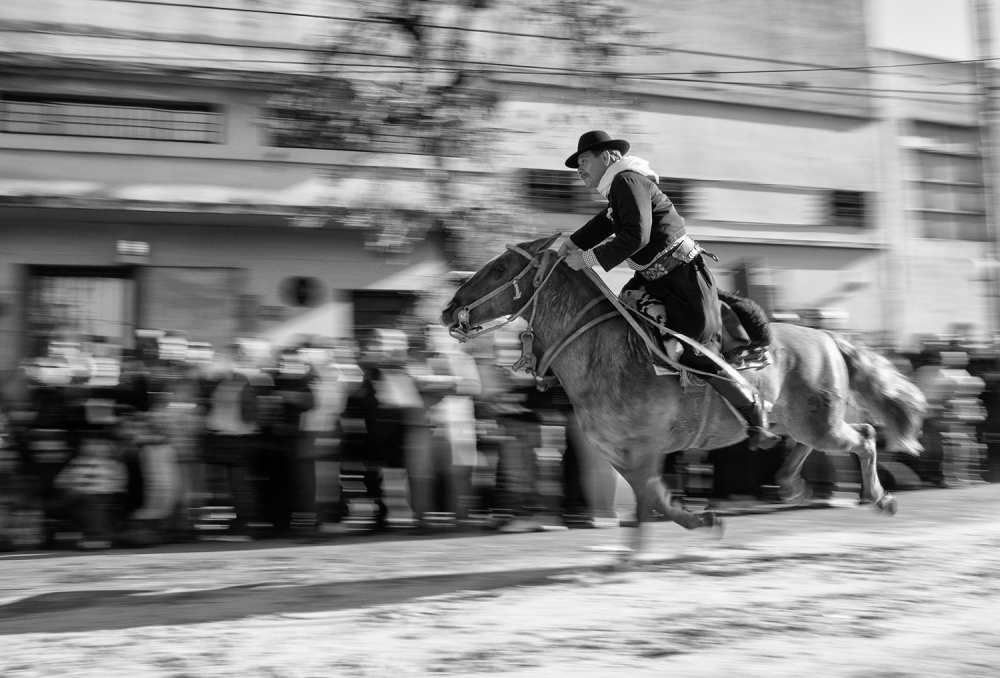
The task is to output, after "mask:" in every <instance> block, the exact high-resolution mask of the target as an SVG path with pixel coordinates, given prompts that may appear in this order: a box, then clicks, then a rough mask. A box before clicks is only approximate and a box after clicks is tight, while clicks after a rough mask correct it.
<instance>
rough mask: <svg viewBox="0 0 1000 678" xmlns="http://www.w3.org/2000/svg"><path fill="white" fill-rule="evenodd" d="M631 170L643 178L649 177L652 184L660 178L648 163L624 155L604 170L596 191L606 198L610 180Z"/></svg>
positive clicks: (609, 188)
mask: <svg viewBox="0 0 1000 678" xmlns="http://www.w3.org/2000/svg"><path fill="white" fill-rule="evenodd" d="M628 170H631V171H632V172H638V173H639V174H642V175H643V176H646V177H649V178H650V179H651V180H652V181H653V182H654V183H659V181H660V177H659V176H657V174H656V172H654V171H653V170H652V169H651V168H650V166H649V163H648V162H647V161H645V160H643V159H642V158H637V157H635V156H634V155H626V156H624V157H623V158H622V159H621V160H619V161H617V162H615V163H612V164H611V165H608V169H607V170H605V172H604V176H603V177H601V181H600V182H599V183H598V184H597V191H598V193H600V194H601V195H603V196H604V197H605V198H607V197H608V191H610V190H611V180H612V179H614V178H615V175H617V174H618V173H619V172H625V171H628Z"/></svg>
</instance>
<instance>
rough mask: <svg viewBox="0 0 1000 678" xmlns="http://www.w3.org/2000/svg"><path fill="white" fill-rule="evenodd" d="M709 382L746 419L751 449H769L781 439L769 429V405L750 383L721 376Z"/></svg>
mask: <svg viewBox="0 0 1000 678" xmlns="http://www.w3.org/2000/svg"><path fill="white" fill-rule="evenodd" d="M708 383H710V384H711V385H712V387H713V388H714V389H715V390H716V391H718V393H719V395H721V396H722V397H723V398H725V399H726V400H728V401H729V402H730V403H731V404H732V406H733V407H735V408H736V411H737V412H739V413H740V415H742V417H743V418H744V419H745V420H746V422H747V437H748V438H749V440H748V443H749V446H750V449H751V450H769V449H771V448H772V447H774V446H775V445H777V444H778V443H779V442H780V441H781V436H777V435H775V434H773V433H771V432H770V431H769V430H768V421H767V406H766V405H765V403H764V399H763V398H761V396H760V394H759V393H756V392H755V391H753V389H751V388H750V386H749V384H739V383H737V382H735V381H732V380H731V379H727V378H724V377H721V376H720V377H712V378H710V379H709V380H708Z"/></svg>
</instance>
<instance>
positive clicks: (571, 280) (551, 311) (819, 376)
mask: <svg viewBox="0 0 1000 678" xmlns="http://www.w3.org/2000/svg"><path fill="white" fill-rule="evenodd" d="M557 237H558V235H556V236H551V237H548V238H540V239H538V240H535V241H533V242H526V243H521V244H520V245H516V246H513V245H508V246H507V248H508V249H507V251H506V252H504V253H503V254H501V255H500V256H498V257H496V258H495V259H493V260H492V261H490V262H489V263H488V264H486V265H485V266H484V267H483V268H482V269H480V270H479V271H478V272H477V273H476V274H475V275H474V276H473V277H472V278H470V279H469V280H468V281H467V282H466V283H465V284H463V285H462V286H461V287H460V288H459V289H458V291H457V292H456V293H455V296H454V297H453V298H452V300H451V301H450V302H449V304H448V305H447V307H446V308H445V309H444V311H443V313H442V315H441V322H442V324H443V325H445V326H446V327H447V328H448V329H449V331H450V332H451V333H452V335H453V336H455V337H456V338H458V339H460V340H466V339H470V338H473V337H475V336H478V335H480V334H483V333H486V332H489V331H491V330H492V329H494V328H495V327H496V325H494V326H492V327H490V326H486V325H487V324H488V323H491V322H493V321H500V324H504V322H505V321H509V320H511V319H512V318H511V317H512V316H521V317H524V318H525V319H528V320H529V330H530V332H531V334H530V335H528V338H529V340H530V341H531V343H530V344H529V345H528V348H527V351H530V352H532V353H533V354H534V358H535V359H536V360H541V368H542V369H541V370H540V371H541V372H544V370H545V369H546V368H547V367H549V366H551V369H552V371H553V372H554V373H555V375H556V376H557V377H558V378H559V381H560V383H561V384H562V386H563V388H564V389H565V390H566V393H567V394H568V396H569V398H570V401H571V402H572V404H573V407H574V409H575V411H576V415H577V418H578V420H579V422H580V425H581V428H582V430H583V432H584V434H585V435H586V437H587V439H588V440H589V442H590V444H591V445H593V446H594V447H595V448H596V449H598V450H599V451H600V452H601V453H602V454H603V455H604V456H605V457H606V458H607V459H608V460H609V461H610V462H611V464H612V465H613V466H614V468H615V469H616V470H617V471H618V472H619V473H620V474H621V475H622V476H623V477H624V478H625V480H626V481H628V483H629V485H630V486H631V488H632V490H633V491H634V492H635V496H636V501H637V514H638V516H639V527H640V529H637V530H635V532H634V533H633V534H634V537H633V539H632V544H631V546H632V547H633V549H635V550H638V549H639V547H640V546H641V539H642V530H641V525H642V522H644V521H646V520H648V519H649V517H650V516H651V513H652V510H654V509H655V510H657V511H659V512H660V513H661V514H663V515H665V516H667V517H668V518H670V519H671V520H673V521H674V522H676V523H678V524H679V525H682V526H684V527H686V528H689V529H692V528H697V527H711V526H717V525H719V524H720V521H719V519H718V518H717V517H716V516H715V514H713V513H711V512H705V513H701V514H693V513H689V512H687V511H684V510H682V509H681V508H678V507H677V506H674V505H672V504H671V501H670V491H669V489H668V488H667V487H666V485H665V484H664V483H663V481H662V479H661V477H660V469H661V464H662V459H663V456H664V455H665V454H667V453H670V452H679V451H683V450H687V449H716V448H721V447H726V446H729V445H733V444H735V443H737V442H739V441H740V440H742V439H744V438H746V435H747V431H746V426H745V423H744V422H743V420H742V419H741V418H740V417H739V416H738V415H737V414H736V413H735V412H734V411H733V410H732V409H731V407H730V406H729V405H728V403H726V402H725V401H724V400H722V399H721V397H720V396H718V394H716V393H715V391H714V390H713V389H711V388H709V387H707V386H705V385H701V384H692V385H688V386H683V385H682V381H681V379H680V378H679V377H677V376H657V375H656V373H655V372H654V369H653V365H652V363H651V359H650V355H649V350H648V349H647V346H646V344H645V342H644V340H643V339H642V338H641V337H640V336H639V334H638V333H637V332H636V331H635V330H633V329H632V327H631V326H630V324H629V323H628V322H626V320H625V319H624V318H623V317H621V315H620V314H619V313H618V312H616V311H614V308H613V306H612V303H611V302H610V301H609V300H607V299H606V298H605V297H604V294H603V292H602V291H601V290H600V289H599V288H598V286H597V284H595V283H594V282H593V281H592V280H590V279H589V278H588V277H587V276H586V275H585V272H584V271H574V270H572V269H570V268H569V267H568V266H565V265H563V264H562V263H561V261H558V260H557V257H556V256H555V254H556V253H555V252H553V251H551V250H549V249H548V248H549V246H551V245H552V243H553V242H554V241H555V240H556V238H557ZM501 319H504V320H501ZM484 326H486V327H484ZM581 330H582V331H581ZM771 334H772V342H771V346H770V348H769V350H770V353H771V354H772V356H773V363H772V364H771V365H770V366H767V367H764V368H763V369H760V370H756V371H751V372H745V373H744V376H746V377H747V379H749V381H750V382H751V383H752V384H753V385H754V386H755V387H756V388H757V389H758V390H759V391H760V392H761V393H762V395H763V396H764V398H765V399H766V400H768V401H769V402H771V403H773V404H774V407H773V410H772V411H771V423H772V425H773V427H774V430H775V432H777V433H781V434H783V435H786V436H788V437H789V438H791V440H792V441H794V442H795V446H794V448H793V450H792V452H791V454H790V455H789V457H788V459H787V460H786V461H785V463H784V465H783V466H782V468H781V469H780V471H779V472H778V477H777V480H778V482H779V484H780V485H781V488H782V492H783V494H784V496H785V497H786V498H787V499H789V500H792V499H795V498H797V497H800V496H801V493H802V488H803V486H804V483H803V481H802V478H801V475H800V472H801V469H802V465H803V462H804V461H805V459H806V456H807V455H808V454H809V452H810V451H812V450H813V449H817V450H823V451H825V452H831V453H844V452H853V453H854V454H856V455H857V456H858V458H859V460H860V462H861V475H862V485H863V487H862V492H863V496H864V497H865V498H866V499H868V500H870V501H871V502H872V503H873V505H874V507H875V508H876V509H877V510H880V511H884V512H888V513H895V512H896V500H895V498H893V497H892V496H891V495H890V494H889V493H888V492H886V491H885V490H884V489H883V488H882V485H881V484H880V483H879V479H878V475H877V473H876V465H875V432H874V429H873V428H872V426H870V425H869V424H849V423H847V422H846V421H845V418H844V417H845V414H846V411H847V407H848V402H849V401H850V400H852V399H853V400H854V401H856V402H857V403H858V404H859V405H860V406H861V407H862V408H863V409H864V410H865V411H866V412H867V413H868V414H869V415H870V417H871V418H872V420H874V421H876V422H877V423H880V424H881V425H882V426H884V430H885V435H886V439H887V442H888V449H889V450H901V451H904V452H907V453H909V454H919V452H920V449H921V448H920V445H919V444H918V442H917V439H916V436H917V434H918V432H919V430H920V426H921V422H922V420H923V411H924V407H925V402H924V398H923V395H922V394H921V392H920V391H919V389H917V388H916V386H914V385H913V383H911V382H910V381H909V380H908V379H906V377H904V376H903V375H902V374H900V373H899V372H898V371H897V370H896V369H895V367H894V366H893V365H892V364H891V363H890V362H889V361H888V360H887V359H885V358H883V357H882V356H880V355H878V354H877V353H875V352H873V351H870V350H868V349H865V348H862V347H858V346H855V345H853V344H851V343H849V342H848V341H846V340H844V339H843V338H841V337H839V336H837V335H836V334H833V333H830V332H825V331H822V330H814V329H809V328H806V327H799V326H795V325H786V324H781V323H775V324H774V325H772V326H771ZM528 359H529V361H530V360H531V357H530V356H529V357H528Z"/></svg>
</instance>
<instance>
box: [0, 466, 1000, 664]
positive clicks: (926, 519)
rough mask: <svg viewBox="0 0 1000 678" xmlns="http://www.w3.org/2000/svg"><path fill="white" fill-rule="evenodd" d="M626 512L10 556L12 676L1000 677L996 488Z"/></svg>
mask: <svg viewBox="0 0 1000 678" xmlns="http://www.w3.org/2000/svg"><path fill="white" fill-rule="evenodd" d="M898 498H899V504H900V510H899V514H898V515H897V516H895V517H887V516H881V515H878V514H877V513H875V512H874V511H873V510H872V509H871V508H870V507H868V506H859V507H853V508H827V509H802V510H789V511H781V512H775V513H767V514H755V515H741V516H735V517H731V518H729V519H728V529H727V532H726V535H725V537H724V538H723V539H722V540H721V541H718V540H715V539H713V538H712V537H711V536H710V535H709V534H708V533H707V532H701V531H699V532H686V531H684V530H683V529H681V528H679V527H677V526H675V525H673V524H671V523H656V524H654V525H653V526H652V529H651V530H650V537H651V539H650V541H651V543H650V550H649V552H648V554H647V555H646V557H645V558H644V559H643V561H642V563H641V564H640V565H639V566H638V567H636V568H634V569H626V570H620V569H614V568H612V567H610V565H611V563H612V562H613V559H614V555H613V554H612V553H611V551H610V550H609V547H612V546H614V545H616V544H618V543H620V542H621V541H622V540H623V539H624V537H625V535H626V529H627V528H613V529H601V530H569V531H553V532H543V533H531V534H521V535H506V534H498V533H492V532H489V533H485V532H484V533H475V534H472V535H456V536H449V537H442V538H427V537H419V536H416V535H404V536H400V537H393V538H388V539H379V538H375V537H360V538H359V537H331V538H329V539H327V540H324V541H323V542H322V543H319V544H310V545H305V544H295V543H293V542H284V543H273V542H265V543H263V544H238V545H233V544H229V545H224V546H223V545H218V544H195V545H191V546H184V545H182V546H175V547H163V548H157V549H148V550H136V551H121V550H115V551H109V552H103V553H82V554H76V553H59V554H51V553H38V554H32V553H21V554H8V555H6V556H4V557H3V558H0V676H3V677H4V678H7V677H13V676H101V677H110V676H130V677H132V676H169V677H175V678H181V677H184V676H186V677H200V676H241V677H244V678H246V677H253V676H268V677H282V678H284V677H286V676H288V677H291V676H296V677H298V676H302V677H307V676H331V677H333V676H387V677H388V676H392V677H396V676H400V677H405V676H425V675H446V676H475V675H491V676H496V675H501V676H539V677H541V676H546V677H550V676H573V677H574V678H583V677H588V676H594V677H597V676H601V677H608V676H654V675H655V676H673V675H676V676H684V678H696V677H699V676H740V677H741V678H746V677H752V676H768V677H769V678H780V677H782V676H795V677H796V678H801V676H805V675H811V676H823V677H824V678H830V677H839V676H843V677H848V678H862V677H864V678H867V677H869V676H882V677H891V678H904V677H909V676H912V677H914V678H917V677H920V678H923V677H927V676H962V677H975V676H982V677H987V676H988V677H990V678H995V677H996V676H998V675H1000V520H998V516H1000V485H978V486H975V487H972V488H966V489H947V490H943V489H934V490H921V491H916V492H906V493H900V494H899V495H898Z"/></svg>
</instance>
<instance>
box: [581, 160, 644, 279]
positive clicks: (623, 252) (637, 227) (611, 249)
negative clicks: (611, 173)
mask: <svg viewBox="0 0 1000 678" xmlns="http://www.w3.org/2000/svg"><path fill="white" fill-rule="evenodd" d="M650 186H654V184H652V183H651V182H650V181H649V180H648V179H646V178H644V177H642V176H640V175H638V174H635V173H634V172H622V173H621V174H619V175H618V176H616V177H615V178H614V179H613V180H612V182H611V191H610V193H609V197H610V202H611V210H612V218H613V219H614V223H615V226H616V228H615V237H614V238H613V239H612V240H610V241H608V242H607V243H605V244H603V245H599V246H597V247H594V249H593V257H594V259H595V260H596V262H597V263H598V264H600V265H601V267H602V268H603V269H604V270H605V271H610V270H611V269H613V268H614V267H615V266H617V265H618V264H620V263H622V262H623V261H625V260H626V259H628V258H629V257H630V256H632V255H633V254H635V253H636V252H638V251H639V250H641V249H642V248H643V247H645V246H646V245H648V244H649V238H650V233H651V231H652V226H653V207H652V194H651V192H650V190H649V187H650Z"/></svg>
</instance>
